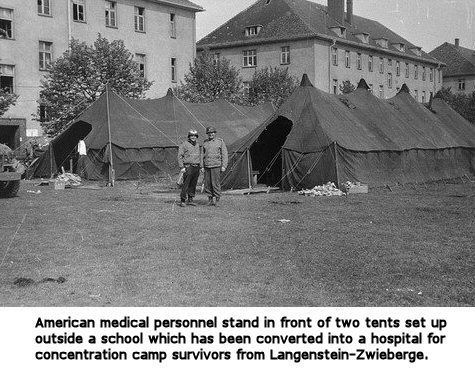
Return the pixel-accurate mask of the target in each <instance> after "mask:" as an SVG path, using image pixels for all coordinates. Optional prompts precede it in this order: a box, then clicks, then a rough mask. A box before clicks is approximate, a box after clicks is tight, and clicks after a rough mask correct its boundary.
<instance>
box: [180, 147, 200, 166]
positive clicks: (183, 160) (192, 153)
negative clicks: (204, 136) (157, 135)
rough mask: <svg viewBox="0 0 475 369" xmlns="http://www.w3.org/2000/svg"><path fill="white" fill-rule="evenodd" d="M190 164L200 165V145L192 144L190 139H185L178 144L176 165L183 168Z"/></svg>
mask: <svg viewBox="0 0 475 369" xmlns="http://www.w3.org/2000/svg"><path fill="white" fill-rule="evenodd" d="M190 164H193V165H201V166H202V161H201V146H200V145H199V144H198V143H196V145H192V144H191V143H190V141H185V142H183V143H182V144H181V145H180V146H178V166H179V167H180V168H183V167H185V165H190Z"/></svg>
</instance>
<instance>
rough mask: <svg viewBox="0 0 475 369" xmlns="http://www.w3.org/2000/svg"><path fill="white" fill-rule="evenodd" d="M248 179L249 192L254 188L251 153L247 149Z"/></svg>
mask: <svg viewBox="0 0 475 369" xmlns="http://www.w3.org/2000/svg"><path fill="white" fill-rule="evenodd" d="M247 174H248V176H247V179H248V181H249V190H251V188H252V173H251V157H250V153H249V149H247Z"/></svg>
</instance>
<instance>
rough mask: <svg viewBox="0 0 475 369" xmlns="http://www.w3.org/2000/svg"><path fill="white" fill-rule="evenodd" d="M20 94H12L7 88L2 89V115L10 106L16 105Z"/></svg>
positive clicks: (0, 100)
mask: <svg viewBox="0 0 475 369" xmlns="http://www.w3.org/2000/svg"><path fill="white" fill-rule="evenodd" d="M17 99H18V95H15V94H12V93H10V92H8V91H7V90H0V117H1V116H2V115H3V114H5V112H6V111H7V110H8V109H9V108H10V106H12V105H15V103H16V100H17Z"/></svg>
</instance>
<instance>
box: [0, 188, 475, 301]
mask: <svg viewBox="0 0 475 369" xmlns="http://www.w3.org/2000/svg"><path fill="white" fill-rule="evenodd" d="M38 182H39V181H22V184H21V189H20V192H19V196H18V197H16V198H12V199H0V305H1V306H474V305H475V280H474V269H473V266H474V265H475V250H474V244H475V242H474V241H475V224H474V219H475V217H474V216H475V206H474V205H475V201H474V199H475V197H474V195H475V185H474V182H473V181H469V180H468V179H466V180H464V181H463V182H462V181H452V182H449V181H446V182H440V183H432V184H428V185H405V186H394V187H392V188H391V189H389V188H381V189H370V193H368V194H354V195H350V196H346V197H345V196H343V197H314V198H312V197H306V196H301V195H298V194H297V193H289V192H278V193H270V194H253V195H247V196H245V195H224V196H223V197H222V200H221V201H220V203H219V206H218V207H208V206H206V205H205V204H206V197H205V196H204V195H203V194H198V196H197V202H198V206H197V207H195V208H193V207H186V208H180V207H178V206H177V200H178V193H177V191H176V190H174V191H172V190H168V191H166V190H165V189H164V187H163V185H162V186H158V185H156V184H154V183H139V182H133V181H130V182H118V183H117V185H116V186H115V187H114V188H108V187H101V186H99V185H100V184H98V183H87V184H86V186H84V187H82V188H73V189H65V190H55V189H54V187H53V186H52V185H50V186H36V184H38ZM165 187H167V186H165ZM38 191H40V192H38ZM283 220H287V221H283Z"/></svg>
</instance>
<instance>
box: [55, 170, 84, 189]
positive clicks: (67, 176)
mask: <svg viewBox="0 0 475 369" xmlns="http://www.w3.org/2000/svg"><path fill="white" fill-rule="evenodd" d="M56 181H60V182H64V185H65V186H80V185H81V177H79V176H78V175H77V174H74V173H67V172H64V173H61V174H60V175H58V177H56Z"/></svg>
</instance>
